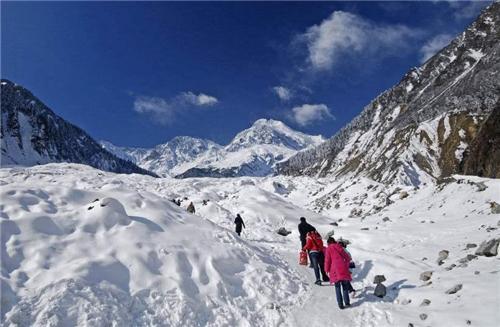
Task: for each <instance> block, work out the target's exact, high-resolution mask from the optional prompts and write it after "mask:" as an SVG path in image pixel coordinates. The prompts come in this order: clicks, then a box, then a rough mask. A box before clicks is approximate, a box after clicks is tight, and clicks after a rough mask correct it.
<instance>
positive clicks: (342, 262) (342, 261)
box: [325, 237, 352, 309]
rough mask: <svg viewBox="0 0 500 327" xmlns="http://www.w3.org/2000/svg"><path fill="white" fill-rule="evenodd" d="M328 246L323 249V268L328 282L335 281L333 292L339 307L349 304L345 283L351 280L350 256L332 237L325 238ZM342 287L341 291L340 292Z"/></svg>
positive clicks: (342, 307)
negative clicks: (326, 273) (328, 279)
mask: <svg viewBox="0 0 500 327" xmlns="http://www.w3.org/2000/svg"><path fill="white" fill-rule="evenodd" d="M327 244H328V247H327V248H326V251H325V270H326V271H327V272H328V276H329V277H330V284H333V283H335V293H336V296H337V303H338V305H339V308H340V309H344V308H346V307H349V306H350V305H351V303H350V300H349V289H348V285H347V283H348V282H349V281H351V280H352V277H351V272H350V271H349V262H350V261H351V258H350V257H349V255H348V254H347V252H346V251H345V250H344V248H343V247H342V246H341V245H340V244H339V243H337V242H336V241H335V239H334V238H333V237H329V238H328V240H327ZM341 288H342V292H341Z"/></svg>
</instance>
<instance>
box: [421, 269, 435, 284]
mask: <svg viewBox="0 0 500 327" xmlns="http://www.w3.org/2000/svg"><path fill="white" fill-rule="evenodd" d="M431 277H432V271H430V270H428V271H424V272H423V273H421V274H420V280H422V281H424V282H426V281H428V280H429V279H431Z"/></svg>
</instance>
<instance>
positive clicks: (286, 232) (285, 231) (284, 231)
mask: <svg viewBox="0 0 500 327" xmlns="http://www.w3.org/2000/svg"><path fill="white" fill-rule="evenodd" d="M276 233H278V234H280V235H281V236H288V235H289V234H291V233H292V232H291V231H289V230H288V229H286V228H285V227H281V228H280V229H278V230H277V231H276Z"/></svg>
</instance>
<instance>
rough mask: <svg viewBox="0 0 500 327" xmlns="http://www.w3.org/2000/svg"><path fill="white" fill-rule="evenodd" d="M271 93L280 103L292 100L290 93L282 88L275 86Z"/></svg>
mask: <svg viewBox="0 0 500 327" xmlns="http://www.w3.org/2000/svg"><path fill="white" fill-rule="evenodd" d="M273 91H274V93H276V95H277V96H278V98H280V100H281V101H289V100H290V99H291V98H292V92H291V91H290V90H289V89H287V88H286V87H284V86H275V87H273Z"/></svg>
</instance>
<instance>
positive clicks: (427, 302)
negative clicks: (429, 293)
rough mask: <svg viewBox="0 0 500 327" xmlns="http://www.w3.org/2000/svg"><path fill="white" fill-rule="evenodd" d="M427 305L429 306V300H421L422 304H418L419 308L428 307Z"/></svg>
mask: <svg viewBox="0 0 500 327" xmlns="http://www.w3.org/2000/svg"><path fill="white" fill-rule="evenodd" d="M429 304H431V300H429V299H423V300H422V303H420V306H421V307H426V306H428V305H429Z"/></svg>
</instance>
